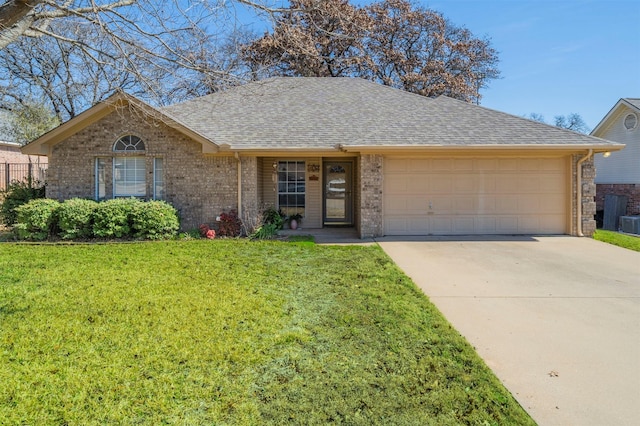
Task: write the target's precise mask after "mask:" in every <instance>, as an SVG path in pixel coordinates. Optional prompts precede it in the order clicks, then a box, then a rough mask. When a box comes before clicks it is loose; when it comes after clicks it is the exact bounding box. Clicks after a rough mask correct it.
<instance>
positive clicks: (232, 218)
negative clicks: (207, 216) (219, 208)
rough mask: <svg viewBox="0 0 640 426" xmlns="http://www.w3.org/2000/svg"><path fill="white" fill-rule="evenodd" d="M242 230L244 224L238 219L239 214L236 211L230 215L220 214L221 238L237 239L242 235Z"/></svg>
mask: <svg viewBox="0 0 640 426" xmlns="http://www.w3.org/2000/svg"><path fill="white" fill-rule="evenodd" d="M241 229H242V222H241V221H240V218H238V213H237V212H236V211H235V210H231V211H229V213H222V214H220V222H219V223H218V234H219V235H220V236H221V237H237V236H238V235H240V231H241Z"/></svg>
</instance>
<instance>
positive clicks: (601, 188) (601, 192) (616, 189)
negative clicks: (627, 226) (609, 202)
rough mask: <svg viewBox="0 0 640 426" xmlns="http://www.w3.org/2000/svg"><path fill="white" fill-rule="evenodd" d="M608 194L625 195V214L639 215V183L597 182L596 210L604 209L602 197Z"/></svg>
mask: <svg viewBox="0 0 640 426" xmlns="http://www.w3.org/2000/svg"><path fill="white" fill-rule="evenodd" d="M609 194H612V195H626V196H627V215H640V184H637V183H635V184H634V183H631V184H603V183H599V184H597V185H596V210H604V197H605V195H609Z"/></svg>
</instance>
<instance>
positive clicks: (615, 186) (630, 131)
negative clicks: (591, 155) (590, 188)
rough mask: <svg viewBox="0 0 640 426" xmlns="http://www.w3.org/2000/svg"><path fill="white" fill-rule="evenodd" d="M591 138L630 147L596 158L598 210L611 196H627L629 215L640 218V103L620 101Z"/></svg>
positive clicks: (633, 100) (638, 100)
mask: <svg viewBox="0 0 640 426" xmlns="http://www.w3.org/2000/svg"><path fill="white" fill-rule="evenodd" d="M591 135H592V136H597V137H599V138H604V139H608V140H611V141H616V142H621V143H623V144H625V145H626V148H625V149H624V151H620V152H612V153H611V155H610V156H609V157H607V158H605V157H604V156H603V155H597V156H596V158H595V164H596V170H597V173H596V179H595V182H596V209H597V210H598V211H599V210H603V209H604V197H605V195H607V194H614V195H625V196H627V214H628V215H640V99H639V98H623V99H620V100H619V101H618V103H616V104H615V106H614V107H613V108H612V109H611V111H609V113H608V114H607V115H606V116H605V117H604V118H603V119H602V121H600V123H599V124H598V125H597V126H596V128H595V129H593V131H592V132H591Z"/></svg>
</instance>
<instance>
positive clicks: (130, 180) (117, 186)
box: [113, 157, 147, 198]
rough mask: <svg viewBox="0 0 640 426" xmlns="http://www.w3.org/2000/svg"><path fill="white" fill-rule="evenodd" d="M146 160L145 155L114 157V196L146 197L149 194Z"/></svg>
mask: <svg viewBox="0 0 640 426" xmlns="http://www.w3.org/2000/svg"><path fill="white" fill-rule="evenodd" d="M145 163H146V160H145V158H144V157H116V158H114V159H113V197H114V198H116V197H145V196H146V195H147V184H146V183H147V182H146V170H145V169H146V167H145Z"/></svg>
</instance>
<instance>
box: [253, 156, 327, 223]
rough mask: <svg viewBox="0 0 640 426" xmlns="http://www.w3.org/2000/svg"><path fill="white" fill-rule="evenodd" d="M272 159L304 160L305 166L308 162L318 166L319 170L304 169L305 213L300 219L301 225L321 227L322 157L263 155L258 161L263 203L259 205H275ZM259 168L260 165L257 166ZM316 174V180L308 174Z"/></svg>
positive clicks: (275, 188)
mask: <svg viewBox="0 0 640 426" xmlns="http://www.w3.org/2000/svg"><path fill="white" fill-rule="evenodd" d="M274 161H276V162H277V161H305V162H306V166H307V167H308V165H309V164H316V165H318V166H319V167H320V171H319V172H317V173H316V172H314V173H310V172H309V171H308V170H306V181H305V184H306V188H305V191H306V197H305V205H306V207H305V214H304V218H303V219H302V226H303V227H304V228H322V158H320V157H314V158H289V157H286V158H280V157H278V158H276V157H265V158H262V159H261V160H259V161H258V162H259V163H261V164H262V167H261V175H260V176H261V179H260V182H261V183H260V192H261V197H259V198H261V201H262V203H263V205H262V206H261V207H268V206H274V207H276V208H277V207H278V206H277V198H278V197H277V185H276V184H275V183H274V182H273V177H272V176H273V166H272V164H273V162H274ZM259 170H260V167H259ZM312 174H313V175H316V176H318V180H317V181H310V180H309V176H311V175H312Z"/></svg>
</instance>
